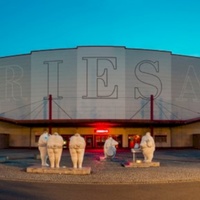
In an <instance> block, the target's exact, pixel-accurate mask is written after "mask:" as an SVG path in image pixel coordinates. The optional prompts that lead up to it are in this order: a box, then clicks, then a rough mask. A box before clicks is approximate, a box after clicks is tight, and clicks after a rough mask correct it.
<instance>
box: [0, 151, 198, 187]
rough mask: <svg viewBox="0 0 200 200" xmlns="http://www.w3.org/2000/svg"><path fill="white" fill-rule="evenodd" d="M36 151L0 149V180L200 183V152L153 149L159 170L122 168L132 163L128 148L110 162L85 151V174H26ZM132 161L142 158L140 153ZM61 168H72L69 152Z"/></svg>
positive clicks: (99, 152)
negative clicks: (86, 171) (87, 168)
mask: <svg viewBox="0 0 200 200" xmlns="http://www.w3.org/2000/svg"><path fill="white" fill-rule="evenodd" d="M38 154H39V151H38V149H0V172H1V173H0V180H17V181H25V182H26V181H27V182H48V183H68V184H138V183H139V184H149V183H152V184H153V183H177V182H193V181H196V182H199V181H200V150H198V149H157V150H156V151H155V155H154V159H153V161H155V162H160V167H147V168H131V167H130V168H126V167H123V164H124V163H127V162H132V159H133V156H132V153H131V150H130V149H118V150H117V155H116V158H115V159H114V160H113V161H100V160H99V158H100V157H101V156H103V150H102V149H100V150H86V152H85V157H84V163H83V167H91V170H92V172H91V174H89V175H66V174H37V173H27V172H26V168H27V167H30V166H34V165H39V164H40V160H38V159H36V155H38ZM136 159H143V156H142V154H141V153H138V154H137V158H136ZM61 167H72V162H71V158H70V155H69V151H68V150H67V149H64V151H63V154H62V160H61Z"/></svg>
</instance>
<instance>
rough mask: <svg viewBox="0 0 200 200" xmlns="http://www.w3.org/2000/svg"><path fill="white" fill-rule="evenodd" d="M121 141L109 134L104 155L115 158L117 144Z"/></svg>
mask: <svg viewBox="0 0 200 200" xmlns="http://www.w3.org/2000/svg"><path fill="white" fill-rule="evenodd" d="M118 144H119V143H118V142H117V141H116V140H114V139H113V138H112V136H111V135H109V136H108V138H107V140H106V141H105V143H104V156H105V158H114V157H115V155H116V145H118Z"/></svg>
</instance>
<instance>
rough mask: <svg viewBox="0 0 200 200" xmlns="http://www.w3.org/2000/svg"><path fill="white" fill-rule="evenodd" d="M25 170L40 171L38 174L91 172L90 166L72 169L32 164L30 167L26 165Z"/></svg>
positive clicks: (84, 173) (79, 173) (83, 173)
mask: <svg viewBox="0 0 200 200" xmlns="http://www.w3.org/2000/svg"><path fill="white" fill-rule="evenodd" d="M26 172H28V173H40V174H69V175H87V174H90V173H91V167H83V168H81V169H79V168H77V169H74V168H69V167H60V168H51V167H41V166H32V167H27V168H26Z"/></svg>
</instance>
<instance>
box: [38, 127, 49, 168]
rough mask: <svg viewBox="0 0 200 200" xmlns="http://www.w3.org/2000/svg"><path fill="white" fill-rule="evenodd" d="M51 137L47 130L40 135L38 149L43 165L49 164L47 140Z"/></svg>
mask: <svg viewBox="0 0 200 200" xmlns="http://www.w3.org/2000/svg"><path fill="white" fill-rule="evenodd" d="M48 138H49V134H48V132H47V131H45V132H44V133H43V134H42V135H40V137H39V140H38V149H39V151H40V158H41V165H42V166H49V165H48V164H47V158H48V154H47V141H48Z"/></svg>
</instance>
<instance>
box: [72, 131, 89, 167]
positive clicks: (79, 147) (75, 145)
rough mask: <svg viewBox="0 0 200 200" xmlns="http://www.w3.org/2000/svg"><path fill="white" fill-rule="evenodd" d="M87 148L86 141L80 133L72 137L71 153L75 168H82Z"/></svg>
mask: <svg viewBox="0 0 200 200" xmlns="http://www.w3.org/2000/svg"><path fill="white" fill-rule="evenodd" d="M85 146H86V143H85V140H84V138H83V137H82V136H81V135H80V134H79V133H76V134H75V135H73V136H72V137H70V141H69V152H70V155H71V160H72V163H73V168H82V164H83V159H84V153H85Z"/></svg>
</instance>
